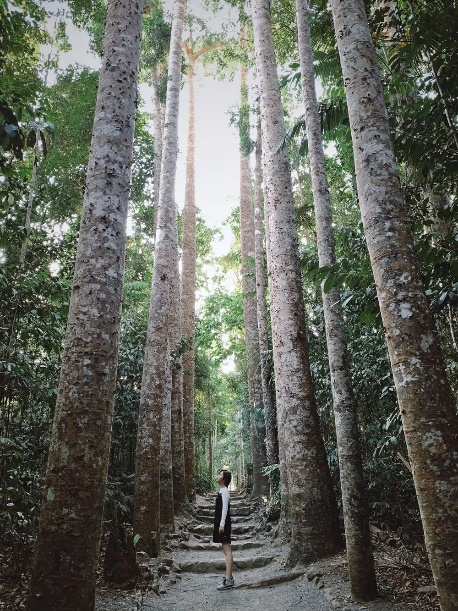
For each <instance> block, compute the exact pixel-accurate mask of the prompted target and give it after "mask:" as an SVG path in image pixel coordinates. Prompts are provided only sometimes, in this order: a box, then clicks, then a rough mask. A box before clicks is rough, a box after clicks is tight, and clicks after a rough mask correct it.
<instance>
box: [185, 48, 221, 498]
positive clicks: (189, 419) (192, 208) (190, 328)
mask: <svg viewBox="0 0 458 611" xmlns="http://www.w3.org/2000/svg"><path fill="white" fill-rule="evenodd" d="M220 45H221V43H219V42H218V43H213V44H209V45H204V46H202V47H201V48H200V49H198V50H197V51H195V50H194V49H193V48H192V39H190V40H189V41H187V42H184V43H183V49H184V51H185V53H186V57H187V60H188V64H189V65H188V70H187V77H188V85H189V111H188V112H189V115H188V116H189V118H188V146H187V153H186V190H185V202H184V208H183V217H182V221H183V248H182V267H181V331H182V334H183V337H184V338H186V339H187V341H188V342H189V347H188V349H187V350H185V352H184V353H183V357H182V377H183V385H182V388H183V429H184V463H185V469H184V470H185V473H186V493H187V497H188V499H189V501H191V502H193V501H195V500H196V466H195V443H194V369H195V350H194V343H195V322H196V256H197V249H196V187H195V149H196V136H195V123H196V120H195V95H194V81H195V76H196V73H195V70H196V65H197V62H198V61H199V58H200V57H202V56H203V55H204V54H205V53H208V52H209V51H212V50H213V49H216V48H217V47H219V46H220Z"/></svg>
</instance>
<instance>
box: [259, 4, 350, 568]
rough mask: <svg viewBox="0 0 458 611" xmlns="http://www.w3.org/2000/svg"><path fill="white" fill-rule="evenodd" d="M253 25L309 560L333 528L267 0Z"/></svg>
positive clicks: (297, 494) (291, 485) (275, 325)
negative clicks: (310, 363) (281, 145)
mask: <svg viewBox="0 0 458 611" xmlns="http://www.w3.org/2000/svg"><path fill="white" fill-rule="evenodd" d="M253 26H254V42H255V51H256V67H257V69H258V74H259V81H260V107H261V122H262V145H263V146H262V148H263V156H264V183H265V199H266V201H265V205H266V212H267V216H268V226H269V240H268V244H269V249H270V257H269V268H270V269H269V274H270V277H271V279H270V316H271V323H272V343H273V356H274V368H275V387H276V396H277V414H278V431H279V440H278V441H279V445H280V444H283V445H284V452H285V459H286V473H287V485H288V505H289V510H290V517H291V532H292V537H291V556H290V559H291V561H292V562H294V561H295V560H300V561H310V560H313V559H315V558H317V557H319V556H324V555H326V554H328V553H332V552H334V551H335V550H336V549H337V548H338V547H339V545H340V533H339V524H338V519H337V507H336V502H335V499H334V496H333V492H332V485H331V478H330V474H329V469H328V463H327V457H326V452H325V449H324V444H323V440H322V438H321V434H320V428H319V422H318V415H317V411H316V405H315V398H314V392H313V383H312V379H311V374H310V365H309V359H308V345H307V331H306V326H305V311H304V303H303V298H302V284H301V275H300V269H299V257H298V245H297V230H296V224H295V218H294V204H293V193H292V186H291V173H290V168H289V162H288V157H287V153H286V151H278V150H277V148H278V144H279V142H281V140H282V138H283V137H284V135H285V124H284V117H283V108H282V104H281V98H280V90H279V83H278V75H277V71H276V62H275V53H274V47H273V39H272V27H271V22H270V1H269V0H255V1H254V2H253ZM281 455H282V452H281V449H280V456H281Z"/></svg>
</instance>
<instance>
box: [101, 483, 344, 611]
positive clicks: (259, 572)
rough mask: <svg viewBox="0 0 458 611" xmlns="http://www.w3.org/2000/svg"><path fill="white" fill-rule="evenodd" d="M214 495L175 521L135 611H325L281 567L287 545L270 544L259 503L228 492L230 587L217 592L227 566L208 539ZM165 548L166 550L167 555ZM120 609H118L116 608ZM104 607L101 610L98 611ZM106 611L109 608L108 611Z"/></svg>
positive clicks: (301, 576)
mask: <svg viewBox="0 0 458 611" xmlns="http://www.w3.org/2000/svg"><path fill="white" fill-rule="evenodd" d="M215 498H216V491H215V492H214V493H212V494H208V495H206V496H202V497H198V500H197V504H196V506H195V511H193V514H194V517H193V518H189V517H187V518H183V519H180V520H179V521H177V527H178V528H177V530H176V532H175V533H173V534H172V535H170V537H169V540H168V542H167V544H166V545H165V546H163V550H164V553H166V554H168V555H169V558H168V559H167V560H164V559H162V561H161V562H164V563H165V562H166V563H167V564H168V566H167V567H165V566H164V567H162V564H161V567H162V568H163V571H164V572H165V574H163V576H162V579H161V585H160V587H159V590H158V592H156V593H153V592H148V593H146V594H145V595H144V597H143V598H142V601H141V603H139V604H138V606H137V608H138V609H140V611H189V610H190V609H191V610H192V611H258V610H259V611H292V610H293V609H306V610H307V611H329V610H330V609H331V608H334V607H330V606H329V603H328V602H327V601H326V600H325V599H324V597H323V595H322V593H321V592H320V591H319V590H318V589H317V588H314V587H313V585H312V584H311V583H310V582H309V580H308V579H307V577H306V576H305V570H304V569H303V568H302V569H298V570H294V571H286V570H285V569H284V567H283V566H282V563H283V561H284V559H285V555H286V551H287V546H286V547H282V546H281V545H277V546H274V545H273V544H272V540H271V538H269V537H268V536H267V535H266V534H265V533H264V532H263V529H262V528H261V525H260V519H259V511H260V509H261V505H260V502H252V501H250V500H249V499H248V498H246V497H244V496H242V495H239V494H237V493H234V492H231V495H230V499H231V501H230V503H231V517H232V551H233V557H234V573H233V574H234V580H235V588H233V589H230V590H226V591H223V592H218V591H217V590H216V586H217V584H218V583H219V582H220V581H221V579H222V577H223V575H224V572H225V568H226V564H225V557H224V554H223V552H222V548H221V545H220V544H215V543H213V541H212V534H213V517H214V504H215ZM166 550H168V551H166ZM121 608H122V607H121V606H119V609H121ZM100 609H103V608H100ZM110 611H111V609H110Z"/></svg>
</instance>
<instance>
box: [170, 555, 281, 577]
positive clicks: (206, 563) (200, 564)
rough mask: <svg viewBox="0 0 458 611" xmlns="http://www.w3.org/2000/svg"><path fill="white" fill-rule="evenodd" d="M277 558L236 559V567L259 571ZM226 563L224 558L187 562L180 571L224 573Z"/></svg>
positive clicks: (181, 563)
mask: <svg viewBox="0 0 458 611" xmlns="http://www.w3.org/2000/svg"><path fill="white" fill-rule="evenodd" d="M274 558H275V556H251V557H250V558H234V566H235V567H236V568H237V569H240V570H247V569H257V568H260V567H263V566H267V565H268V564H270V563H271V562H272V560H273V559H274ZM225 568H226V562H225V559H224V557H222V558H218V559H216V558H212V559H210V558H208V559H204V560H189V561H188V560H185V561H183V562H180V569H181V570H182V571H183V572H186V573H211V572H215V573H217V572H219V571H224V569H225Z"/></svg>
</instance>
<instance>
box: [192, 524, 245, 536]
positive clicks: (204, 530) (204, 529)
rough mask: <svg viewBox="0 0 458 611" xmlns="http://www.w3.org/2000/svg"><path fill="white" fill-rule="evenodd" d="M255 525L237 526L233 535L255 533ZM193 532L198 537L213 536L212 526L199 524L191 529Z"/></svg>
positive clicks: (233, 530)
mask: <svg viewBox="0 0 458 611" xmlns="http://www.w3.org/2000/svg"><path fill="white" fill-rule="evenodd" d="M253 528H254V525H253V524H235V525H233V526H232V534H234V535H245V534H247V533H252V532H253ZM191 530H192V532H194V533H197V534H198V535H211V534H213V525H212V524H198V525H197V526H194V527H193V528H191Z"/></svg>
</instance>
